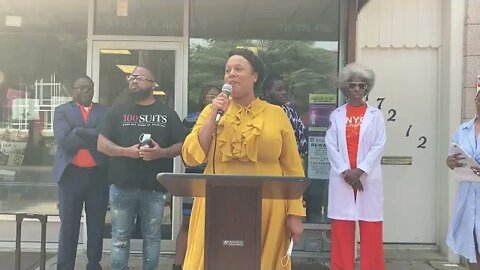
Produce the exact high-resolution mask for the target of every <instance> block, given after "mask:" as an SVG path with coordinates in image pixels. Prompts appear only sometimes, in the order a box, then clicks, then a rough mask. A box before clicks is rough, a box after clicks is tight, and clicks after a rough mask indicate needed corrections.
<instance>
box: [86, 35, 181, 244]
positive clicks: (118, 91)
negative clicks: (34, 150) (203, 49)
mask: <svg viewBox="0 0 480 270" xmlns="http://www.w3.org/2000/svg"><path fill="white" fill-rule="evenodd" d="M181 48H182V44H181V43H180V42H164V41H162V42H153V41H94V42H93V46H92V54H91V55H92V61H91V63H92V64H91V75H92V79H93V80H94V82H95V96H94V100H96V101H98V102H100V103H103V104H108V105H111V104H115V103H117V102H121V101H122V100H123V99H125V98H128V85H127V82H126V80H125V77H126V75H127V74H130V73H131V72H132V70H133V68H134V67H135V66H137V65H140V66H144V67H147V68H149V69H150V70H151V71H152V73H153V75H154V76H155V78H156V81H157V84H158V87H157V89H156V91H155V92H154V93H155V96H156V98H158V99H159V100H161V101H162V102H164V103H165V104H167V105H168V106H170V107H172V108H174V109H175V110H176V111H177V113H178V114H179V115H180V116H182V115H181V112H182V111H183V107H182V88H183V87H182V70H183V68H182V63H183V55H182V49H181ZM172 166H173V171H174V172H180V170H181V161H180V159H179V158H177V159H175V160H174V163H173V164H172ZM179 202H180V199H179V198H174V197H172V196H171V195H170V194H168V195H167V200H166V204H165V210H164V215H163V225H162V251H164V252H168V251H173V250H174V247H175V245H174V241H173V240H174V239H175V238H176V232H177V231H178V225H179V219H180V217H181V214H180V207H181V205H180V203H179ZM110 247H111V224H110V213H109V211H108V212H107V217H106V221H105V240H104V250H106V251H109V250H110ZM130 250H131V252H141V250H142V241H141V231H140V226H139V224H138V223H137V229H136V230H135V231H134V233H133V235H132V240H131V243H130Z"/></svg>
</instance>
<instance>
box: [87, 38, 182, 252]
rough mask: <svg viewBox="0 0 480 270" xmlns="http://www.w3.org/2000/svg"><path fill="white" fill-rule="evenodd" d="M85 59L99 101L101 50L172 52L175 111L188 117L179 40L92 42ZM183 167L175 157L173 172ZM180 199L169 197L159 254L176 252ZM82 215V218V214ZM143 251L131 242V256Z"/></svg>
mask: <svg viewBox="0 0 480 270" xmlns="http://www.w3.org/2000/svg"><path fill="white" fill-rule="evenodd" d="M88 45H89V46H88V53H87V55H88V57H87V75H89V76H90V77H91V78H92V80H93V82H94V84H95V86H96V87H95V93H94V97H93V100H94V101H95V102H98V100H99V91H100V90H99V89H98V88H97V86H98V85H99V72H100V49H130V50H159V51H162V50H167V51H175V90H174V95H175V96H174V109H175V111H176V112H177V113H178V114H179V116H180V117H181V118H183V117H184V116H185V115H186V114H187V105H188V93H187V90H186V89H187V83H186V81H185V80H184V78H186V77H187V75H186V63H185V61H187V60H188V58H187V57H186V56H185V47H184V43H183V42H182V40H181V39H178V40H165V39H163V38H152V37H148V38H147V37H134V38H133V37H128V38H122V37H118V36H117V37H115V39H100V40H91V41H90V42H89V44H88ZM183 170H184V168H183V164H182V161H181V158H180V157H176V158H174V162H173V172H174V173H181V172H183ZM181 212H182V198H181V197H172V213H171V215H172V239H171V240H162V241H161V245H162V247H161V252H162V253H172V252H174V251H175V242H176V238H177V234H178V231H179V228H180V222H181V217H182V216H181V214H182V213H181ZM84 216H85V215H84ZM83 226H84V234H83V248H84V249H86V248H87V246H86V243H87V234H86V222H83ZM103 246H104V251H105V252H109V251H110V248H111V239H104V242H103ZM138 252H142V241H141V240H133V241H131V243H130V253H138Z"/></svg>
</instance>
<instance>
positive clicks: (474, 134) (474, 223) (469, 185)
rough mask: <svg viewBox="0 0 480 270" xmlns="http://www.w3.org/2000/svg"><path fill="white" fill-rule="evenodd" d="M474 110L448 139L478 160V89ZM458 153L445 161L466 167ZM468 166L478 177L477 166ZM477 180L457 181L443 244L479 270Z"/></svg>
mask: <svg viewBox="0 0 480 270" xmlns="http://www.w3.org/2000/svg"><path fill="white" fill-rule="evenodd" d="M475 109H476V112H477V114H476V115H477V116H475V118H473V119H471V120H470V121H468V122H465V123H463V124H461V125H460V126H459V127H458V128H457V130H456V131H455V133H454V135H453V137H452V142H453V143H456V144H458V145H459V146H460V147H461V148H462V149H463V151H464V152H465V153H466V154H467V155H469V156H470V157H472V158H474V159H475V160H476V161H477V162H480V148H479V147H477V145H478V144H479V142H480V137H479V135H478V134H479V132H480V121H479V120H478V115H480V91H477V94H476V95H475ZM463 159H465V158H464V157H461V156H460V155H459V154H452V153H449V156H448V157H447V160H446V163H447V166H448V168H450V169H451V170H453V169H455V168H456V167H464V166H466V165H465V163H464V161H463ZM470 169H471V170H472V171H473V173H475V174H476V175H478V176H479V177H480V168H479V167H476V166H474V167H470ZM479 209H480V183H478V182H475V181H470V180H468V179H460V181H459V182H458V191H457V199H456V201H455V212H454V214H453V218H452V221H451V223H450V226H449V228H448V233H447V245H448V247H450V248H451V249H452V250H453V252H455V253H456V254H458V255H460V256H463V257H465V258H467V259H468V264H469V269H470V270H480V252H479V251H480V249H479V247H478V243H479V242H480V213H479V211H478V210H479Z"/></svg>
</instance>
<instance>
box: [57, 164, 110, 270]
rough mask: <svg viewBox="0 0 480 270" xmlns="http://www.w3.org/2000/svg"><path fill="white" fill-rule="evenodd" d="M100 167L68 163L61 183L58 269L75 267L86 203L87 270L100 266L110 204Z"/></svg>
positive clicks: (96, 269)
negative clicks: (86, 167)
mask: <svg viewBox="0 0 480 270" xmlns="http://www.w3.org/2000/svg"><path fill="white" fill-rule="evenodd" d="M102 175H104V174H101V173H100V170H99V169H97V168H93V169H84V168H79V167H76V166H73V165H70V166H68V167H67V168H66V169H65V172H64V173H63V176H62V179H61V180H60V181H59V183H58V199H59V212H60V221H61V225H60V239H59V244H58V262H57V270H73V269H74V268H75V257H76V254H77V244H78V235H79V232H80V218H81V215H82V209H83V204H84V203H85V213H86V218H87V239H88V240H87V258H88V264H87V269H88V270H98V269H101V266H100V260H101V259H102V248H103V228H104V224H105V213H106V211H107V203H108V185H107V179H106V177H105V176H102Z"/></svg>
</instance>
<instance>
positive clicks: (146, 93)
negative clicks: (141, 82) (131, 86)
mask: <svg viewBox="0 0 480 270" xmlns="http://www.w3.org/2000/svg"><path fill="white" fill-rule="evenodd" d="M152 93H153V90H140V91H130V98H131V99H132V100H133V101H142V100H145V99H147V98H149V97H150V96H151V95H152Z"/></svg>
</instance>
